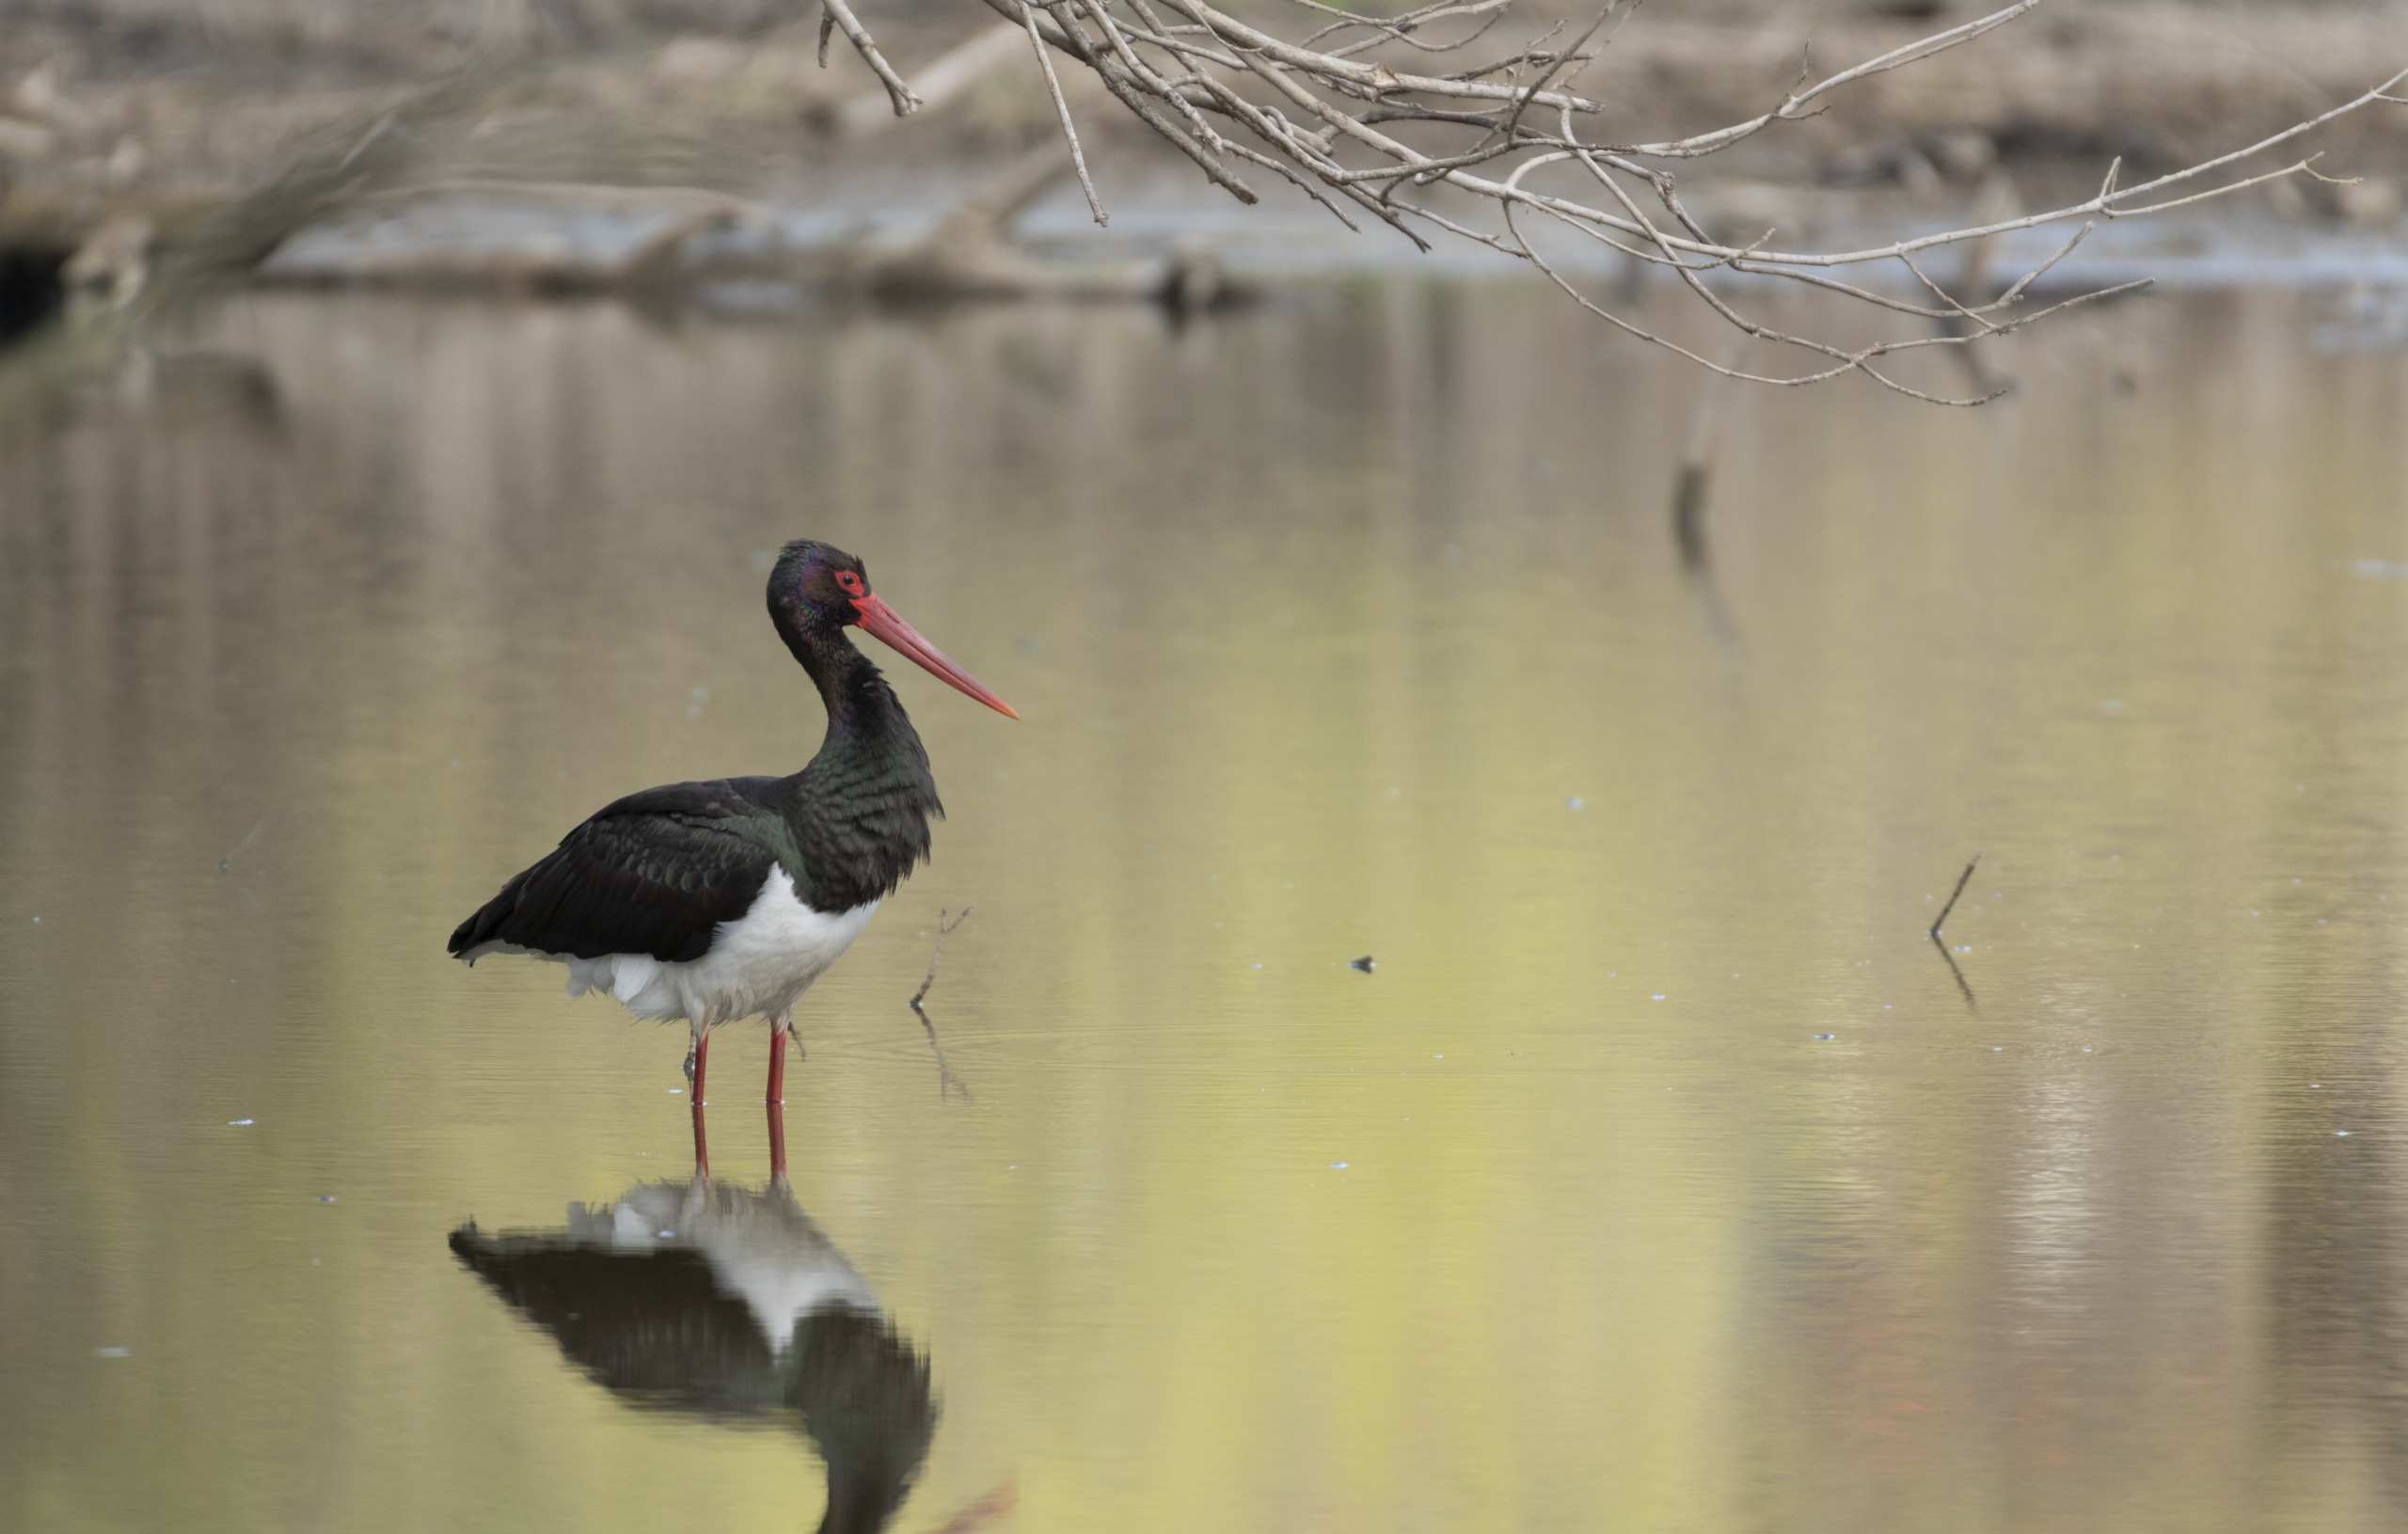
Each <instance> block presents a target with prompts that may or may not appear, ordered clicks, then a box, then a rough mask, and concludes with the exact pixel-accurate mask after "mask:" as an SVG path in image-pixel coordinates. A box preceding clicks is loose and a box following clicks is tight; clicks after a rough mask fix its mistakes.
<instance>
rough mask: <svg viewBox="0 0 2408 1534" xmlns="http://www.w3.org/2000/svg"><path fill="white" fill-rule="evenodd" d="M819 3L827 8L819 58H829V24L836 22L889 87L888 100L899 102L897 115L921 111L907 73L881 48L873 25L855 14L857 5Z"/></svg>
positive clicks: (822, 18) (829, 0)
mask: <svg viewBox="0 0 2408 1534" xmlns="http://www.w3.org/2000/svg"><path fill="white" fill-rule="evenodd" d="M819 3H820V5H821V6H822V7H824V9H823V10H822V11H821V12H820V17H819V62H820V63H821V64H822V65H825V64H826V63H827V62H828V26H829V24H830V23H834V24H836V25H837V26H838V27H841V28H842V29H843V30H844V34H845V40H846V41H848V42H849V43H851V44H852V45H853V51H854V52H855V53H857V54H859V55H862V62H863V63H864V64H867V65H868V66H869V68H870V72H871V73H872V74H875V75H877V76H878V80H879V84H880V85H882V86H884V87H886V98H887V100H889V101H891V102H893V103H895V116H896V117H898V118H908V117H910V116H911V114H912V113H914V112H916V111H918V110H919V109H920V98H919V97H917V96H914V95H913V94H911V87H910V86H908V85H905V84H904V83H903V77H902V76H901V75H899V74H897V73H895V66H894V65H892V64H889V63H888V62H887V61H886V55H884V54H881V53H879V51H878V40H877V39H876V38H873V37H871V36H870V35H869V28H867V27H865V26H863V25H862V24H861V18H860V17H858V16H855V15H854V14H853V8H852V7H850V6H848V5H847V4H846V3H845V0H819Z"/></svg>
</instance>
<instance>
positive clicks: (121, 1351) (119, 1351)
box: [95, 1348, 134, 1358]
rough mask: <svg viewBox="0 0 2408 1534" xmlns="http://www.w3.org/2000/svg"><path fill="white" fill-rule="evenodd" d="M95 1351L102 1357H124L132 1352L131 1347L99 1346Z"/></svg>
mask: <svg viewBox="0 0 2408 1534" xmlns="http://www.w3.org/2000/svg"><path fill="white" fill-rule="evenodd" d="M95 1351H96V1352H99V1353H100V1355H101V1356H102V1357H103V1358H126V1357H130V1356H132V1355H133V1352H134V1350H133V1349H132V1348H101V1349H97V1350H95Z"/></svg>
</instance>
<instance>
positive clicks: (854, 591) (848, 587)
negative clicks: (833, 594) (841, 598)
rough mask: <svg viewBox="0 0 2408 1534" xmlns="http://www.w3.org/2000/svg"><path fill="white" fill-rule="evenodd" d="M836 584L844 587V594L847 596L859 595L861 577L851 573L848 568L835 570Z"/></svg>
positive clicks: (860, 591) (860, 592)
mask: <svg viewBox="0 0 2408 1534" xmlns="http://www.w3.org/2000/svg"><path fill="white" fill-rule="evenodd" d="M836 584H837V585H839V586H842V587H843V588H845V594H846V595H848V596H859V595H861V594H862V577H859V576H857V575H855V574H853V573H852V572H851V571H850V570H839V571H837V572H836Z"/></svg>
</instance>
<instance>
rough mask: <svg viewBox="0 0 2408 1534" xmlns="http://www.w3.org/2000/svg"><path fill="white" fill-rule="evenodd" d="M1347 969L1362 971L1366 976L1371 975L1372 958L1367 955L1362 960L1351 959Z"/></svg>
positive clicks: (1347, 962)
mask: <svg viewBox="0 0 2408 1534" xmlns="http://www.w3.org/2000/svg"><path fill="white" fill-rule="evenodd" d="M1346 967H1347V968H1348V969H1350V970H1360V971H1362V972H1363V973H1365V974H1369V973H1371V969H1372V965H1371V956H1370V955H1369V954H1365V955H1364V956H1363V957H1361V958H1350V959H1348V960H1347V961H1346Z"/></svg>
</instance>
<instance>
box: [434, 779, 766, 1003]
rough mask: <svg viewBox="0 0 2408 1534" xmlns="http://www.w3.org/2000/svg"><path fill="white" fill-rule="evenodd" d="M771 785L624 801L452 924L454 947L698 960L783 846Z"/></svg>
mask: <svg viewBox="0 0 2408 1534" xmlns="http://www.w3.org/2000/svg"><path fill="white" fill-rule="evenodd" d="M777 781H778V780H776V779H774V778H735V779H725V778H722V779H720V780H718V781H716V782H712V783H671V784H669V785H668V786H667V787H663V788H647V789H645V790H644V791H643V792H642V793H641V794H630V795H628V796H627V797H626V799H621V800H619V801H618V802H617V803H615V804H612V805H610V806H609V807H608V808H606V809H604V810H603V811H602V812H601V813H600V814H596V815H594V818H592V819H591V820H588V821H587V822H585V824H583V825H581V826H579V827H578V828H577V829H576V830H573V831H570V832H569V833H568V834H567V835H566V836H563V837H562V838H561V845H560V846H558V847H555V848H554V849H553V850H552V852H551V853H550V855H549V856H547V857H546V858H545V859H544V860H543V861H542V862H538V863H536V864H535V865H534V866H532V867H531V868H528V869H526V870H525V871H523V872H522V873H520V874H518V875H517V876H516V877H515V878H513V879H511V881H510V882H509V883H507V884H505V885H503V886H502V887H501V893H500V894H497V895H495V896H494V897H493V898H492V899H491V900H489V901H487V902H485V906H484V909H482V910H480V911H478V912H477V913H476V914H475V915H474V916H471V917H469V918H468V919H467V921H465V922H462V923H461V924H460V925H459V927H458V929H457V930H455V931H454V932H453V933H452V944H451V948H452V953H454V954H460V955H465V956H468V957H474V956H475V954H476V953H477V951H478V950H480V949H482V948H483V947H484V946H485V945H486V944H488V943H509V944H511V945H513V946H515V947H519V948H531V949H533V950H535V951H536V952H538V953H545V954H561V955H566V956H568V957H575V958H598V957H601V956H602V955H604V954H650V955H651V956H652V957H655V958H657V959H663V960H671V961H679V960H686V959H695V958H700V957H703V954H704V953H705V951H706V950H707V949H708V948H709V947H710V945H711V935H712V933H713V931H714V930H715V929H716V928H717V927H718V925H719V924H720V923H721V922H732V921H734V920H735V919H736V918H737V917H739V916H741V915H743V914H744V913H745V911H746V910H747V909H751V907H752V904H753V896H755V895H757V894H760V893H761V885H762V881H763V880H765V879H766V878H768V874H769V870H770V869H771V868H772V867H773V866H775V865H776V864H777V863H778V862H779V861H780V857H779V851H778V849H779V848H782V847H784V846H788V845H789V844H790V842H791V838H790V837H789V836H788V834H787V833H786V830H785V823H784V819H783V818H782V817H781V816H780V815H779V814H778V813H777V811H776V810H775V809H774V808H772V807H771V791H772V790H773V789H774V787H775V785H776V783H777ZM788 861H789V863H790V865H791V863H792V862H794V861H797V860H792V859H789V860H788ZM798 873H799V870H798Z"/></svg>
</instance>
